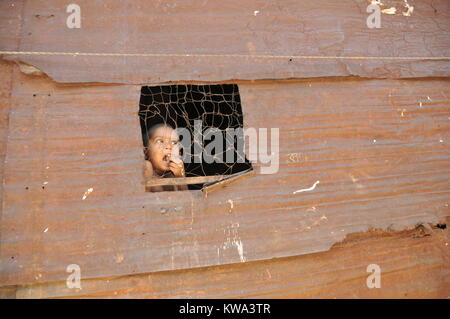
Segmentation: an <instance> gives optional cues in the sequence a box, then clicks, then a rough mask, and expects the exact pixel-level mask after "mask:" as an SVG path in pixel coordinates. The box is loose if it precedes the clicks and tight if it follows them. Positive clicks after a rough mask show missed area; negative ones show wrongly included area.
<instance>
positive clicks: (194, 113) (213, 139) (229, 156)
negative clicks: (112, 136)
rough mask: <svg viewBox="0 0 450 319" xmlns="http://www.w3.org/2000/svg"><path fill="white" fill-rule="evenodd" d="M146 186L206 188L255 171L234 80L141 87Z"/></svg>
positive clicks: (176, 188) (182, 188)
mask: <svg viewBox="0 0 450 319" xmlns="http://www.w3.org/2000/svg"><path fill="white" fill-rule="evenodd" d="M139 118H140V124H141V131H142V141H143V149H144V154H145V170H144V175H145V178H146V191H151V192H155V191H173V190H187V189H189V190H200V189H202V190H203V191H204V192H210V191H212V190H214V189H217V188H220V187H222V186H224V185H227V184H229V183H231V182H234V181H237V180H240V179H242V178H243V177H245V176H249V175H251V174H253V169H252V165H251V163H250V162H249V161H248V160H247V158H246V156H245V152H244V132H243V123H244V122H243V114H242V107H241V101H240V96H239V89H238V86H237V85H236V84H214V85H193V84H186V85H164V86H143V87H142V89H141V98H140V103H139Z"/></svg>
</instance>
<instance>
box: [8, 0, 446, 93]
mask: <svg viewBox="0 0 450 319" xmlns="http://www.w3.org/2000/svg"><path fill="white" fill-rule="evenodd" d="M12 2H14V4H15V6H14V7H11V5H9V6H7V5H4V7H5V13H4V15H6V16H7V17H9V16H13V15H14V14H15V13H17V12H16V11H17V9H16V8H17V7H21V8H23V9H22V11H21V13H20V14H21V21H22V25H21V24H16V25H14V24H11V25H8V27H7V28H5V29H4V30H2V31H0V38H5V39H7V40H8V41H5V42H3V41H1V42H0V49H1V50H8V51H9V50H14V51H15V50H20V51H44V52H74V53H76V52H81V53H124V54H126V53H151V54H162V55H163V56H159V57H158V56H156V57H125V56H124V57H108V56H91V57H86V56H71V55H69V56H46V55H44V56H8V59H14V60H22V61H24V62H26V63H28V64H30V65H33V66H35V67H37V68H38V69H40V70H42V71H43V72H45V73H47V74H48V75H49V76H50V77H52V78H53V79H54V80H55V81H58V82H107V83H134V84H136V83H160V82H168V81H224V80H230V79H241V80H248V79H267V78H270V79H285V78H310V77H325V76H349V75H354V76H360V77H371V78H403V77H408V78H410V77H427V76H448V75H449V74H450V61H448V60H447V61H439V60H438V61H426V60H423V59H419V60H412V61H409V60H406V61H401V60H400V61H396V60H379V59H375V60H340V59H335V58H331V59H326V60H311V59H306V60H305V59H297V58H291V57H290V56H331V57H334V56H337V57H340V56H350V57H352V56H353V57H355V56H356V57H380V56H381V57H411V56H415V57H439V56H447V57H449V56H450V35H449V30H450V5H449V2H448V1H447V0H421V1H414V3H413V5H414V12H413V14H412V15H411V16H404V15H403V14H402V12H404V11H406V9H405V7H404V1H403V0H389V1H384V4H385V7H386V8H388V7H392V6H393V7H396V8H397V11H398V12H397V14H395V15H388V14H382V16H381V28H374V29H369V28H368V27H367V24H366V20H367V17H368V16H369V13H367V12H366V8H367V5H368V4H369V2H368V1H367V0H358V1H354V0H341V1H329V0H317V1H298V0H289V1H283V2H279V1H266V0H251V1H245V2H243V1H226V2H224V1H221V0H211V1H200V2H199V1H193V0H189V1H182V2H180V1H175V0H172V1H164V2H160V1H147V0H133V1H115V0H105V1H89V0H80V1H77V4H78V5H80V7H81V18H82V20H81V21H82V22H81V23H82V25H81V28H80V29H69V28H68V27H67V26H66V19H67V17H68V16H69V14H68V13H66V6H67V4H66V3H64V2H61V1H57V0H45V1H5V3H9V4H10V3H12ZM385 7H383V8H385ZM8 13H9V14H8ZM12 29H19V30H20V35H19V36H18V37H19V39H20V41H14V39H11V41H9V39H10V38H11V35H10V32H11V30H12ZM171 54H181V55H183V54H189V55H190V56H187V57H180V56H173V57H172V56H164V55H171ZM196 55H215V56H214V57H207V56H200V57H196ZM230 55H231V56H232V57H230ZM236 55H244V56H260V57H258V58H251V57H249V58H247V57H236ZM233 56H234V57H233ZM270 56H273V57H270ZM275 56H286V57H285V58H276V57H275Z"/></svg>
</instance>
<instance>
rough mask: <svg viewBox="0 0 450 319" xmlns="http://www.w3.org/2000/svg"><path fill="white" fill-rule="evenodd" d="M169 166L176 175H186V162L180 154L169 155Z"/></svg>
mask: <svg viewBox="0 0 450 319" xmlns="http://www.w3.org/2000/svg"><path fill="white" fill-rule="evenodd" d="M169 161H170V163H169V168H170V170H171V171H172V173H173V175H175V177H184V163H183V161H182V160H181V158H180V157H179V156H175V155H171V156H170V157H169Z"/></svg>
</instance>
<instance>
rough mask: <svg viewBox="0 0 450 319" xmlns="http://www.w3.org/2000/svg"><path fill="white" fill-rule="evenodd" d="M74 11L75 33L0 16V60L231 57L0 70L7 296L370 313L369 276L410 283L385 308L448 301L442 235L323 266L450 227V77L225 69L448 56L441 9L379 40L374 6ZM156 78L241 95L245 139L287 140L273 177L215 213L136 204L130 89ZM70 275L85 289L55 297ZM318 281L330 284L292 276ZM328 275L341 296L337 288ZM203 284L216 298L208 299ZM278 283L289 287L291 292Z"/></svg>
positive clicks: (359, 70) (394, 19)
mask: <svg viewBox="0 0 450 319" xmlns="http://www.w3.org/2000/svg"><path fill="white" fill-rule="evenodd" d="M392 2H393V3H396V4H398V6H399V7H400V1H392ZM12 4H14V6H12ZM78 4H80V6H81V7H82V16H83V22H82V23H83V27H82V29H80V30H69V29H67V28H66V27H65V18H66V17H67V14H66V13H65V7H64V6H65V4H62V3H60V2H56V1H40V2H35V1H14V2H12V1H4V2H2V3H1V8H2V10H1V14H2V19H1V22H0V25H1V26H2V28H1V29H0V39H1V42H0V44H1V48H0V49H1V50H3V51H4V50H21V51H58V52H61V51H65V52H89V51H90V52H105V51H108V52H122V53H130V52H132V53H135V52H150V53H152V52H160V53H173V52H175V53H180V52H181V53H192V54H206V53H211V54H219V53H220V54H222V55H227V56H222V57H218V56H214V57H167V56H166V57H139V58H138V57H80V56H75V57H73V56H62V57H61V56H51V55H42V56H19V55H16V56H12V55H10V56H8V57H7V58H8V59H13V60H16V61H19V60H20V61H22V62H26V63H28V64H30V65H31V66H33V67H36V68H38V69H40V70H42V71H43V72H45V73H47V74H48V75H49V76H50V78H48V77H46V76H42V75H41V76H30V75H25V74H24V73H23V72H21V71H20V70H19V67H18V66H15V65H13V64H12V63H7V62H1V64H0V74H1V75H2V76H1V78H0V90H1V92H0V106H1V112H2V114H3V116H2V118H1V121H0V124H1V126H0V128H1V130H0V133H1V144H0V150H1V155H2V156H3V157H2V158H4V163H3V169H2V174H3V175H2V178H3V188H2V192H3V193H2V213H1V229H0V234H1V237H0V260H1V265H0V286H2V287H5V288H2V291H3V292H2V293H3V295H4V296H11V295H15V294H16V293H17V297H27V296H28V297H29V296H38V297H57V296H103V297H108V296H112V297H114V296H116V297H128V296H131V297H141V296H143V297H178V296H197V297H200V296H203V297H214V296H216V297H232V296H246V297H248V296H259V297H261V296H267V297H270V296H273V297H286V296H287V297H308V296H316V297H327V296H328V297H332V296H359V297H364V296H367V297H376V296H381V295H377V293H375V292H367V290H365V289H366V287H365V286H364V281H363V283H362V284H361V283H360V281H359V280H360V279H362V278H363V277H365V276H367V273H366V272H365V267H366V266H367V264H369V263H372V262H375V263H376V261H379V262H382V263H383V264H384V265H386V267H387V269H389V270H391V271H393V272H395V271H396V270H399V269H403V270H404V271H405V268H406V269H409V270H406V271H405V272H404V273H403V274H404V275H392V277H390V278H391V280H392V283H394V282H395V283H397V284H401V285H402V287H403V288H404V289H403V288H402V289H397V290H396V289H395V288H393V287H391V289H390V290H389V293H388V295H389V294H390V295H389V296H394V297H403V296H404V295H401V294H402V293H403V292H405V293H408V292H409V293H410V296H411V297H412V296H438V297H443V296H448V291H449V283H448V280H446V279H445V278H447V277H448V276H447V275H448V257H449V255H448V249H445V243H446V242H447V241H448V240H447V239H446V238H447V237H445V236H448V229H447V230H443V231H441V230H438V233H436V232H435V233H433V234H432V236H431V238H428V237H429V236H428V237H423V238H412V236H413V233H411V232H406V233H395V234H392V235H391V236H392V237H389V236H388V237H383V236H382V235H381V234H378V233H375V235H372V236H369V237H368V238H367V239H364V240H363V242H364V244H363V243H359V242H358V240H356V242H351V241H350V242H349V243H348V244H345V245H344V246H343V247H344V248H343V249H339V248H336V247H341V246H339V245H338V246H336V247H334V248H333V249H331V250H330V251H328V252H325V251H327V250H329V249H330V247H332V246H333V245H334V244H336V243H338V242H340V241H342V240H343V239H344V238H345V237H346V236H347V235H348V234H352V233H355V232H364V231H367V230H369V229H371V228H379V229H388V230H391V231H398V230H403V229H412V228H414V227H415V226H416V225H417V224H428V223H434V224H435V223H437V222H443V221H445V218H446V216H448V215H449V209H448V195H449V189H448V180H449V152H448V146H447V144H448V140H449V137H450V136H449V135H450V134H449V132H450V131H449V125H450V124H449V117H450V111H449V104H450V100H449V96H450V82H449V80H448V78H430V76H441V77H443V76H445V77H447V76H448V72H449V62H448V61H444V60H443V61H426V60H424V59H419V60H418V61H395V62H393V61H387V60H363V61H351V60H349V61H347V60H346V61H343V60H338V59H331V60H323V61H316V60H304V59H293V60H292V61H289V59H287V60H284V59H279V58H268V57H260V58H241V57H239V58H237V57H230V56H229V55H235V54H245V55H247V54H248V55H267V53H270V55H297V56H298V55H321V56H326V55H330V56H331V55H346V56H356V55H359V56H412V55H414V56H450V54H449V52H450V51H449V47H450V43H449V40H448V39H449V37H448V31H447V30H448V27H449V21H450V20H449V19H448V15H449V13H450V8H449V5H448V2H446V1H433V3H431V1H421V2H420V3H417V4H414V5H415V8H416V9H415V12H414V14H413V15H412V16H411V17H405V16H403V15H395V16H385V15H383V28H382V29H377V30H369V29H367V28H366V25H365V18H366V17H367V14H366V13H365V7H366V6H367V2H366V1H360V2H355V1H341V2H329V1H315V2H309V1H305V2H298V1H292V2H290V1H289V2H286V3H283V4H282V5H281V4H274V3H272V2H263V1H259V2H257V1H255V2H246V3H245V4H242V3H237V2H226V3H221V5H220V6H219V5H218V3H217V2H215V1H209V2H208V1H205V2H203V3H202V4H201V5H199V4H198V3H197V2H183V4H180V3H178V2H175V1H172V2H164V3H161V2H154V3H152V4H151V5H149V4H148V2H144V1H130V2H114V1H105V2H99V1H89V2H88V1H79V3H78ZM3 9H4V10H3ZM256 11H258V13H255V12H256ZM419 13H420V14H419ZM3 17H4V19H3ZM149 25H150V26H151V27H150V28H149V27H148V26H149ZM392 30H395V31H396V32H393V31H392ZM438 31H439V32H438ZM22 70H23V69H22ZM349 75H357V76H358V77H350V76H349ZM325 76H326V77H325ZM336 76H339V77H336ZM300 77H305V78H307V79H291V80H287V78H300ZM317 77H318V78H317ZM360 77H368V78H360ZM379 77H386V78H402V77H404V78H409V77H413V78H420V79H375V78H379ZM265 78H269V79H268V80H262V79H265ZM312 78H317V79H312ZM369 78H371V79H369ZM230 79H234V80H233V81H228V80H230ZM248 79H251V80H252V81H246V80H248ZM254 79H256V80H255V81H253V80H254ZM276 79H286V80H276ZM55 81H56V82H55ZM165 81H172V82H176V83H185V82H186V81H194V82H195V83H200V82H201V81H218V82H219V83H224V82H233V83H237V84H238V85H239V90H240V93H241V101H242V109H243V113H244V125H245V126H246V127H254V128H271V127H278V128H280V143H279V145H280V170H279V172H278V173H277V174H273V175H262V174H260V173H259V169H258V165H254V166H255V167H256V168H257V170H256V172H257V173H256V174H255V175H253V176H251V177H248V178H246V179H244V180H241V181H239V182H235V183H233V184H230V185H229V186H227V187H225V188H223V189H220V190H218V191H215V192H212V193H211V194H208V196H207V197H205V195H204V194H203V193H202V192H200V191H185V192H177V193H148V192H145V189H144V176H143V161H144V154H143V152H142V144H141V143H142V139H141V136H140V134H141V133H140V127H139V119H138V110H139V106H138V104H139V97H140V96H139V94H140V85H139V84H140V83H146V84H149V83H159V84H161V83H163V82H165ZM59 82H81V83H69V84H67V83H66V84H62V83H59ZM87 82H89V83H87ZM91 82H103V83H91ZM108 83H109V84H108ZM110 83H121V84H120V85H119V84H117V85H113V84H110ZM317 181H320V183H319V184H317V183H316V182H317ZM312 185H316V188H314V189H313V190H311V191H309V192H301V193H295V191H297V190H300V189H308V188H310V187H311V186H312ZM90 188H92V189H93V191H92V193H90V194H89V196H88V197H87V198H85V199H83V195H84V194H85V192H86V191H87V190H88V189H90ZM377 234H378V235H377ZM377 236H380V237H379V238H378V237H377ZM351 238H353V239H355V238H357V237H351ZM366 244H367V245H370V246H371V247H372V246H373V247H374V250H373V251H374V254H375V255H371V252H372V251H371V250H370V251H366V250H365V247H367V246H364V245H366ZM409 246H410V247H409ZM406 247H408V248H406ZM390 249H392V251H390ZM405 249H406V250H405ZM317 252H320V254H312V253H317ZM359 252H360V253H359ZM370 256H376V257H377V258H370ZM398 256H403V257H402V258H403V259H402V258H400V257H398ZM282 257H285V258H282ZM397 257H398V258H397ZM273 258H280V259H277V260H272V261H269V260H271V259H273ZM346 258H348V259H346ZM396 258H397V259H396ZM408 258H410V259H408ZM427 258H428V259H427ZM341 259H342V260H344V261H345V260H347V261H348V262H344V263H343V264H339V265H338V264H337V261H336V263H334V261H335V260H341ZM412 260H415V261H412ZM73 263H76V264H78V265H80V266H81V269H82V278H83V282H84V283H85V284H86V285H87V287H88V288H85V289H84V290H83V292H79V291H70V292H68V291H67V289H66V288H64V287H62V285H63V282H64V281H65V280H66V278H67V275H68V274H67V273H66V267H67V265H69V264H73ZM237 263H242V265H237ZM302 265H303V266H302ZM209 266H215V267H213V268H204V267H209ZM266 266H268V267H271V268H270V269H269V272H268V273H267V271H266V270H267V269H266V268H267V267H266ZM413 266H414V267H418V268H420V269H423V270H424V272H423V273H420V274H419V273H418V270H413V269H412V267H413ZM315 267H319V268H320V267H323V268H320V269H323V271H324V276H323V277H322V276H321V274H320V273H317V274H315V275H312V277H311V279H310V280H309V279H308V278H305V277H302V274H303V273H307V272H311V271H312V270H314V269H316V268H315ZM408 267H409V268H408ZM192 268H198V269H192ZM319 268H317V269H319ZM410 268H411V269H410ZM254 269H257V270H258V271H257V272H253V270H254ZM339 269H342V272H340V271H339ZM355 269H356V270H355ZM272 270H273V271H274V272H275V278H276V277H279V278H280V280H279V281H277V282H272V281H271V280H272V279H271V278H274V277H273V274H272V272H271V271H272ZM159 272H161V273H159ZM223 272H225V273H227V274H228V275H224V276H220V273H223ZM277 274H278V275H277ZM337 274H342V275H343V276H344V277H345V278H348V280H347V279H346V280H344V282H338V283H332V282H331V281H332V280H336V278H337V277H336V276H337ZM266 275H267V276H268V277H267V278H268V279H267V278H266V277H265V276H266ZM413 275H414V276H416V275H417V276H418V278H419V279H418V280H417V282H410V280H407V281H405V280H404V278H410V277H408V276H413ZM270 276H272V277H271V278H269V277H270ZM402 276H403V277H402ZM405 276H406V277H405ZM246 277H249V279H248V280H249V281H248V282H246V281H245V278H246ZM427 277H428V278H432V279H431V280H430V281H429V282H428V283H427V282H426V280H425V278H427ZM105 278H107V279H105ZM212 278H219V279H218V283H217V285H216V286H211V287H212V288H211V289H206V288H204V286H205V282H207V281H212ZM290 278H299V279H298V281H295V280H294V281H295V285H294V287H291V288H290V286H289V285H288V284H287V282H288V281H290ZM351 278H357V279H354V280H352V279H351ZM105 280H110V281H111V282H112V284H111V285H112V286H111V287H109V286H108V285H109V282H106V281H105ZM152 280H154V281H152ZM264 280H268V282H267V284H261V286H252V285H251V284H250V285H249V284H248V283H249V282H251V283H255V282H258V281H264ZM356 280H358V281H356ZM50 282H53V283H51V284H50ZM315 285H317V286H315ZM427 285H428V286H427ZM12 286H18V287H16V288H17V289H16V288H14V287H12ZM133 286H136V287H135V288H133ZM184 286H189V287H193V288H192V289H191V290H189V289H188V290H186V288H182V287H184ZM202 287H203V288H202ZM258 287H260V288H261V291H259V292H258V291H257V290H258ZM355 287H359V288H355ZM423 287H428V288H429V290H428V291H427V292H423V294H420V290H421V289H422V288H423ZM183 289H184V290H183ZM215 289H218V290H215ZM291 289H292V290H291ZM384 291H387V290H384ZM114 292H117V294H114Z"/></svg>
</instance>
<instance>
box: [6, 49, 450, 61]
mask: <svg viewBox="0 0 450 319" xmlns="http://www.w3.org/2000/svg"><path fill="white" fill-rule="evenodd" d="M0 55H61V56H120V57H194V58H196V57H198V58H253V59H304V60H308V59H310V60H314V59H339V60H450V57H448V56H441V57H429V56H428V57H427V56H423V57H414V56H404V57H394V56H306V55H305V56H302V55H241V54H181V53H93V52H90V53H89V52H33V51H0Z"/></svg>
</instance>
